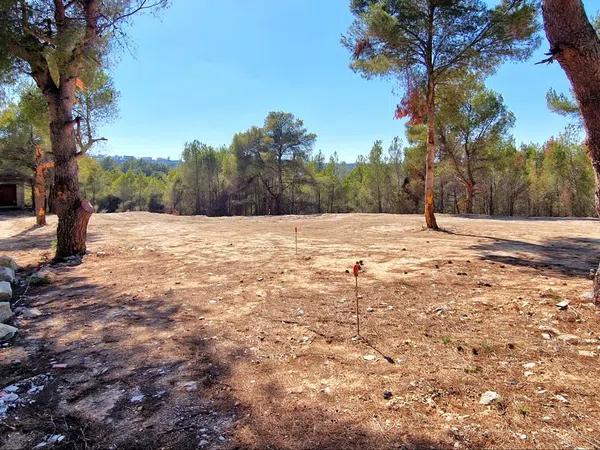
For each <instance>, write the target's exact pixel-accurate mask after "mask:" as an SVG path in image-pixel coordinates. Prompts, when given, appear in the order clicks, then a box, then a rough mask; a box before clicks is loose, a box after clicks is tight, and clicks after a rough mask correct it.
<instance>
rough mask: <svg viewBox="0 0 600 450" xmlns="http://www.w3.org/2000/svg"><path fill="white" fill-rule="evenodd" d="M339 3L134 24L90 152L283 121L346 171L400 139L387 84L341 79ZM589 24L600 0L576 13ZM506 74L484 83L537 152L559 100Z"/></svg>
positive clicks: (153, 148)
mask: <svg viewBox="0 0 600 450" xmlns="http://www.w3.org/2000/svg"><path fill="white" fill-rule="evenodd" d="M348 3H349V1H348V0H218V1H217V0H175V1H173V5H172V6H171V8H169V9H168V10H166V11H164V12H162V13H161V14H160V17H158V18H157V17H154V16H140V17H138V18H136V19H135V21H134V24H133V25H132V27H131V29H130V33H129V36H130V38H131V42H132V43H133V54H131V53H129V52H123V53H122V54H121V55H120V61H119V62H118V63H117V65H116V66H115V67H114V69H113V76H114V81H115V85H116V87H117V89H118V90H119V91H120V93H121V96H120V101H119V110H120V113H119V118H118V119H117V120H115V121H114V122H113V123H111V124H109V125H106V126H104V127H102V129H101V134H102V136H105V137H107V138H108V139H109V142H108V143H107V144H105V145H103V146H102V147H100V148H98V150H97V151H98V152H101V153H107V154H112V155H117V154H118V155H123V154H126V155H135V156H153V157H170V158H171V159H177V158H179V156H180V154H181V151H182V149H183V145H184V143H185V142H186V141H190V140H193V139H198V140H200V141H202V142H205V143H207V144H210V145H223V144H225V145H228V144H229V143H230V142H231V137H232V136H233V134H234V133H236V132H238V131H243V130H245V129H247V128H249V127H250V126H252V125H261V124H262V122H263V120H264V117H265V116H266V115H267V113H268V112H269V111H276V110H281V111H288V112H291V113H293V114H295V115H296V116H297V117H299V118H301V119H302V120H304V123H305V126H306V128H307V129H308V130H309V131H311V132H314V133H316V134H317V136H318V140H317V144H316V147H315V148H316V149H322V150H323V152H324V153H325V154H331V153H333V152H334V151H337V152H338V154H339V155H340V159H342V160H346V161H354V160H355V158H356V156H357V155H359V154H365V153H366V152H368V150H369V149H370V147H371V145H372V143H373V141H374V140H376V139H381V140H383V141H384V143H385V144H386V145H387V144H388V143H389V142H390V141H391V140H392V138H393V137H394V136H403V135H404V125H403V122H401V121H398V120H394V118H393V113H394V109H395V106H396V104H397V102H398V98H399V95H398V93H396V94H394V93H393V92H392V89H393V88H394V87H395V86H394V84H393V83H392V82H391V81H389V80H365V79H363V78H361V77H360V76H359V75H358V74H355V73H354V72H352V71H351V70H350V69H349V68H348V63H349V55H348V52H347V51H346V49H345V48H343V47H342V46H341V44H340V36H341V35H342V33H345V31H346V29H347V28H348V25H349V24H350V23H351V21H352V16H351V14H350V13H349V10H348ZM584 3H585V5H586V8H587V9H588V13H595V12H596V11H597V10H598V9H600V0H587V1H585V2H584ZM546 49H547V43H546V41H545V40H544V41H543V44H542V46H541V47H540V49H539V50H538V51H537V53H536V55H535V56H534V57H533V58H532V59H531V60H530V61H528V62H525V63H518V64H515V63H507V64H505V65H503V66H502V67H501V68H500V69H499V70H498V72H497V74H495V75H494V76H493V77H491V78H490V79H488V81H487V84H488V86H489V87H491V88H493V89H495V90H497V91H499V92H500V93H501V94H502V95H503V96H504V99H505V102H506V103H507V105H508V107H509V108H510V109H511V110H512V111H513V112H514V114H515V115H516V118H517V121H516V126H515V128H514V130H513V134H514V136H515V138H516V140H517V142H518V143H520V142H526V143H527V142H532V141H533V142H543V141H544V140H546V139H547V138H548V137H550V136H551V135H556V134H558V133H559V132H560V131H561V130H562V129H563V128H564V126H565V125H566V121H565V119H563V118H562V117H560V116H558V115H556V114H553V113H551V112H549V111H548V110H547V108H546V102H545V93H546V91H547V90H548V88H550V87H554V88H556V89H558V90H561V91H567V90H568V82H567V80H566V77H565V75H564V73H563V72H562V71H561V69H560V67H559V66H558V65H557V64H552V65H535V64H534V63H535V62H536V61H539V60H540V59H542V57H543V52H544V51H545V50H546Z"/></svg>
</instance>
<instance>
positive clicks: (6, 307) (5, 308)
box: [0, 302, 13, 322]
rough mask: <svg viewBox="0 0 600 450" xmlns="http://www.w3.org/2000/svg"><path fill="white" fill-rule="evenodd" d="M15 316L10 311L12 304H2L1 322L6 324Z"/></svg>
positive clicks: (0, 307) (0, 303) (0, 310)
mask: <svg viewBox="0 0 600 450" xmlns="http://www.w3.org/2000/svg"><path fill="white" fill-rule="evenodd" d="M12 316H13V312H12V310H11V309H10V303H8V302H0V322H6V321H7V320H8V319H10V318H11V317H12Z"/></svg>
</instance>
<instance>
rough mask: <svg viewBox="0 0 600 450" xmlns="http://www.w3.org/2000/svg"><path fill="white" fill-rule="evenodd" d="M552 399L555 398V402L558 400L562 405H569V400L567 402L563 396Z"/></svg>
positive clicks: (557, 395) (558, 395)
mask: <svg viewBox="0 0 600 450" xmlns="http://www.w3.org/2000/svg"><path fill="white" fill-rule="evenodd" d="M554 398H555V399H556V400H558V401H559V402H562V403H569V400H568V399H567V398H566V397H564V396H563V395H560V394H556V395H555V396H554Z"/></svg>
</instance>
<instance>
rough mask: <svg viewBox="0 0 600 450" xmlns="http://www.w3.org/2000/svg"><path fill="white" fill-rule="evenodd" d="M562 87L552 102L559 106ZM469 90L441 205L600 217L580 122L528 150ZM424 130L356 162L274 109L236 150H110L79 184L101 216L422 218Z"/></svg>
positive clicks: (452, 112)
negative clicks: (157, 154) (323, 146)
mask: <svg viewBox="0 0 600 450" xmlns="http://www.w3.org/2000/svg"><path fill="white" fill-rule="evenodd" d="M461 88H462V89H465V88H464V86H461ZM454 93H456V91H454ZM552 94H553V93H550V94H549V100H548V101H549V106H551V107H554V108H560V107H561V106H562V105H561V104H559V102H558V100H557V96H556V94H554V97H553V96H552ZM462 95H464V96H465V97H464V103H458V104H457V103H450V102H448V103H445V109H444V111H441V114H440V122H439V127H438V129H439V130H440V135H439V139H440V142H443V145H441V146H440V150H439V152H438V153H437V155H436V185H435V199H436V211H438V212H441V213H451V214H487V215H491V216H556V217H568V216H578V217H585V216H592V215H594V173H593V169H592V166H591V163H590V160H589V158H588V156H587V153H586V148H585V146H584V145H583V143H582V139H581V130H580V126H579V125H578V124H576V123H574V124H573V125H572V126H569V127H568V128H567V129H565V130H564V131H562V132H559V133H558V134H557V136H556V137H551V138H549V139H548V141H546V142H545V143H542V144H535V143H532V144H528V145H521V146H520V147H517V146H516V145H515V143H514V139H513V138H512V137H511V135H510V127H511V125H512V124H513V122H514V117H513V116H512V114H511V113H510V111H508V110H507V108H506V106H505V105H504V104H503V101H502V97H501V95H499V94H498V93H495V92H492V91H489V90H486V89H485V88H484V87H483V86H478V87H477V90H475V91H466V92H462ZM23 103H25V102H23ZM20 108H25V106H24V105H23V104H21V106H20ZM559 111H560V110H559ZM19 114H23V113H22V112H20V110H19V106H18V105H11V106H10V107H9V108H8V109H7V110H6V111H5V112H4V114H3V116H2V120H3V122H2V124H3V125H2V127H3V128H2V129H1V130H0V133H2V136H3V139H4V144H3V145H5V146H6V147H5V149H6V153H5V154H10V152H9V150H8V146H14V142H15V134H14V133H15V132H14V130H15V122H18V119H19ZM425 128H426V127H425V126H424V125H413V126H410V125H408V126H407V127H406V133H405V137H404V139H402V138H396V139H394V140H393V142H390V143H385V144H384V143H383V142H381V141H378V140H376V141H375V142H374V143H373V146H372V148H371V149H370V150H368V152H365V155H364V156H363V155H361V156H359V157H358V158H357V160H356V161H355V162H352V163H350V164H348V163H345V162H341V161H340V160H339V157H338V155H337V154H335V153H334V154H333V155H329V156H328V155H327V154H326V153H325V152H323V151H321V150H317V151H315V147H316V141H317V136H315V135H314V134H311V133H309V132H308V131H307V130H306V129H305V128H304V127H303V123H302V120H300V119H298V118H296V117H295V116H294V115H292V114H290V113H284V112H273V113H270V114H269V116H268V117H267V118H266V119H265V122H264V124H263V125H262V126H255V127H252V128H250V129H248V130H246V131H243V132H240V133H238V134H236V135H235V136H234V137H233V139H232V142H231V144H229V145H227V146H226V145H224V146H222V147H219V148H214V147H211V146H208V145H205V144H202V143H201V141H200V140H193V141H190V142H189V143H187V144H186V145H185V148H184V149H183V152H182V163H181V164H180V166H179V167H176V168H172V167H168V166H166V165H161V164H159V163H154V162H152V161H147V160H144V159H133V160H129V161H126V162H124V163H123V162H121V163H118V162H116V161H115V160H113V159H112V158H111V157H110V156H102V157H95V156H91V155H85V156H82V157H81V158H80V159H79V160H78V164H79V182H80V185H81V189H82V191H83V193H84V195H85V197H86V198H88V199H89V200H90V201H91V203H92V204H93V205H94V207H95V209H96V211H98V212H123V211H151V212H162V213H169V214H183V215H196V214H203V215H208V216H229V215H270V214H318V213H347V212H363V213H367V212H371V213H399V214H403V213H418V212H420V211H421V210H422V209H423V198H424V180H425V165H424V161H425V153H426V145H425V137H426V129H425ZM11 133H12V134H11ZM13 148H14V147H13ZM22 155H23V153H19V154H18V155H17V157H16V158H13V159H11V158H10V157H9V158H6V157H5V158H3V159H2V163H3V166H0V168H1V167H13V168H14V167H17V168H18V169H20V170H22V171H24V172H27V171H28V170H31V169H33V168H34V167H35V164H34V160H33V157H31V158H30V161H28V164H24V163H23V161H22ZM27 156H33V152H30V153H27ZM28 168H30V169H28ZM52 179H53V178H52V173H51V169H50V171H49V172H48V175H47V176H46V177H45V184H46V185H47V186H46V193H47V194H46V197H47V199H46V202H48V201H50V200H51V198H52V196H51V193H52ZM49 206H50V208H49V210H50V211H52V207H51V206H52V205H51V203H50V205H49Z"/></svg>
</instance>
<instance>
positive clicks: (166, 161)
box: [92, 155, 181, 167]
mask: <svg viewBox="0 0 600 450" xmlns="http://www.w3.org/2000/svg"><path fill="white" fill-rule="evenodd" d="M92 158H94V159H97V160H99V161H101V160H103V159H107V158H110V159H112V160H113V161H114V162H115V163H117V164H125V163H127V162H131V161H136V160H139V161H144V162H146V163H149V164H153V165H154V164H155V165H164V166H167V167H177V166H179V165H180V164H181V160H180V159H170V158H156V159H155V158H152V157H151V156H142V157H141V158H136V157H135V156H128V155H114V156H113V155H93V156H92Z"/></svg>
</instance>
